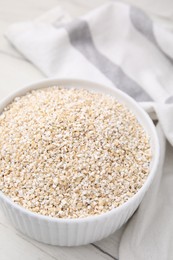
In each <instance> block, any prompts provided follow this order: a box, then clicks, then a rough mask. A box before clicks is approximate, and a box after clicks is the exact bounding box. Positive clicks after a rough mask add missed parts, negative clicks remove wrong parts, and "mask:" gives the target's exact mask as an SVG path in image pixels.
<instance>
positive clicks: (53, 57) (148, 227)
mask: <svg viewBox="0 0 173 260" xmlns="http://www.w3.org/2000/svg"><path fill="white" fill-rule="evenodd" d="M6 36H7V38H8V39H9V40H10V42H11V43H12V44H13V45H14V46H15V48H16V49H17V50H18V51H19V52H20V53H22V54H23V55H24V56H25V57H26V58H27V59H28V60H30V61H31V62H32V63H33V64H34V65H35V66H36V67H37V68H38V69H39V70H41V71H42V72H43V73H44V74H45V75H46V76H48V77H61V78H66V77H71V78H82V79H87V80H88V79H89V80H92V81H97V82H101V83H102V84H105V85H108V86H111V87H113V88H114V87H117V88H119V89H121V90H122V91H124V92H126V93H127V94H129V95H130V96H132V97H133V98H134V99H135V100H136V101H138V102H140V104H141V106H143V108H144V109H145V110H146V111H147V112H148V113H149V114H150V115H151V116H152V118H153V119H158V120H159V125H160V126H159V128H158V129H159V130H158V133H159V137H160V139H161V140H160V142H161V147H162V154H161V160H160V172H158V175H157V178H156V180H155V184H153V185H152V187H151V188H150V191H149V192H148V193H147V195H146V196H145V199H144V200H143V202H142V204H141V206H140V208H139V210H138V211H137V212H136V214H135V215H134V216H133V217H132V219H131V220H130V221H129V223H128V225H127V227H126V228H125V231H124V233H123V235H122V240H121V242H120V251H119V259H120V260H127V259H130V260H131V259H132V260H137V259H146V260H148V259H153V260H155V259H157V260H158V259H162V260H164V259H165V260H168V259H173V252H171V250H170V248H171V246H173V237H171V235H170V234H169V232H168V231H169V229H170V230H172V229H173V223H171V218H169V222H167V221H166V219H167V217H168V216H172V215H173V207H172V206H173V201H171V199H170V196H171V195H172V197H173V191H171V186H170V184H169V182H168V183H167V180H168V179H169V178H170V180H171V179H172V178H173V177H172V176H171V174H170V172H171V170H172V168H173V167H172V166H173V164H172V162H171V160H169V162H168V161H166V164H165V165H164V170H163V171H162V166H163V157H164V140H163V138H162V134H161V133H162V130H161V128H162V129H163V131H164V134H165V136H166V138H167V139H168V140H169V142H170V144H172V145H173V123H172V122H173V86H172V84H173V34H172V33H171V32H169V31H166V30H165V29H163V28H161V27H160V26H158V25H157V24H156V23H154V22H153V21H152V20H151V19H150V17H149V16H147V15H146V14H145V13H144V12H143V11H141V10H140V9H138V8H136V7H134V6H129V5H126V4H123V3H120V2H111V3H108V4H106V5H104V6H103V7H100V8H98V9H96V10H94V11H92V12H90V13H89V14H87V15H85V16H83V17H81V18H79V19H75V20H71V19H70V17H69V15H67V14H65V13H64V12H63V11H62V10H61V9H60V8H56V9H54V10H52V11H50V12H48V13H47V14H45V15H44V16H42V17H41V18H39V19H36V20H34V21H31V22H30V21H29V22H24V23H19V24H14V25H12V26H11V27H10V28H9V30H8V32H7V34H6ZM172 150H173V148H171V147H169V150H167V156H168V157H169V158H170V156H171V155H173V151H172ZM163 173H164V174H163ZM160 180H161V182H160ZM166 196H169V199H167V197H166ZM156 219H157V221H156ZM165 222H166V223H165ZM168 225H169V226H168ZM165 232H166V233H165ZM163 238H164V239H163Z"/></svg>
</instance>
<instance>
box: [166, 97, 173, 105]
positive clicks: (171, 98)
mask: <svg viewBox="0 0 173 260" xmlns="http://www.w3.org/2000/svg"><path fill="white" fill-rule="evenodd" d="M165 103H166V104H173V96H170V97H168V98H167V99H166V101H165Z"/></svg>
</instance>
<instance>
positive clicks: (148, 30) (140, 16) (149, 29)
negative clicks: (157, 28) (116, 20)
mask: <svg viewBox="0 0 173 260" xmlns="http://www.w3.org/2000/svg"><path fill="white" fill-rule="evenodd" d="M130 19H131V22H132V24H133V26H134V27H135V28H136V29H137V30H138V31H139V32H140V33H142V34H143V35H144V36H145V37H146V38H147V39H148V40H150V41H151V42H152V43H153V44H154V45H155V46H156V47H157V48H158V50H159V51H160V52H161V53H162V54H163V55H164V56H165V57H166V58H167V59H168V60H169V61H170V62H171V64H173V59H172V58H171V57H170V56H169V55H168V54H167V53H165V52H164V51H163V50H162V49H161V47H160V46H159V44H158V42H157V40H156V37H155V35H154V30H153V22H152V20H151V19H150V17H149V16H148V15H147V14H146V13H145V12H143V11H142V10H141V9H139V8H137V7H134V6H131V7H130Z"/></svg>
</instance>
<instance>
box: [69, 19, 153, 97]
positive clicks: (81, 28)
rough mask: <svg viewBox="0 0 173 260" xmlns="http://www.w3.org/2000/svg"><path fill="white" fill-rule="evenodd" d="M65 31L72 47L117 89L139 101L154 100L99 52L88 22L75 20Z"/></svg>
mask: <svg viewBox="0 0 173 260" xmlns="http://www.w3.org/2000/svg"><path fill="white" fill-rule="evenodd" d="M65 29H66V30H67V32H68V35H69V39H70V42H71V44H72V46H73V47H75V48H76V49H77V50H78V51H79V52H80V53H82V54H83V55H84V56H85V58H86V59H87V60H88V61H90V62H91V63H92V64H93V65H94V66H95V67H97V69H98V70H99V71H100V72H102V73H103V74H104V75H105V76H106V77H107V78H108V79H109V80H111V81H112V82H113V83H114V84H115V86H116V87H118V88H119V89H121V90H122V91H124V92H126V93H127V94H129V95H130V96H132V97H133V98H134V99H136V100H137V101H150V100H152V99H151V97H150V96H149V95H148V94H147V93H146V92H145V90H144V89H142V88H141V86H140V85H138V84H137V83H136V82H135V81H134V80H133V79H131V78H130V77H129V76H127V75H126V74H125V73H124V71H123V70H122V68H121V67H119V66H118V65H116V64H114V63H113V62H112V61H111V60H109V59H108V58H107V57H106V56H105V55H103V54H102V53H101V52H99V51H98V50H97V48H96V46H95V44H94V42H93V39H92V35H91V32H90V28H89V25H88V23H87V22H86V21H84V20H75V21H74V22H72V23H70V24H68V25H65ZM79 66H80V65H79ZM91 78H92V75H91Z"/></svg>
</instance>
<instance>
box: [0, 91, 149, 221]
mask: <svg viewBox="0 0 173 260" xmlns="http://www.w3.org/2000/svg"><path fill="white" fill-rule="evenodd" d="M150 161H151V148H150V143H149V137H148V136H147V135H146V133H145V131H144V129H143V127H142V126H141V125H140V124H139V123H138V121H137V119H136V117H135V116H134V115H133V114H132V113H131V112H130V111H129V110H128V108H127V107H125V106H124V105H122V104H120V103H119V102H117V101H116V100H115V99H114V98H112V97H110V96H107V95H105V94H100V93H94V92H90V91H87V90H82V89H65V88H59V87H49V88H46V89H40V90H34V91H31V92H29V93H27V94H26V95H25V96H22V97H17V98H15V100H14V101H13V102H12V103H11V104H10V105H8V106H7V107H6V108H5V109H4V111H3V113H2V114H1V115H0V190H1V191H2V192H3V193H4V194H6V195H7V196H9V197H10V198H11V199H12V200H13V201H14V202H16V203H17V204H20V205H21V206H23V207H25V208H27V209H29V210H31V211H33V212H37V213H40V214H43V215H48V216H52V217H58V218H79V217H87V216H90V215H98V214H101V213H103V212H107V211H109V210H111V209H113V208H116V207H118V206H119V205H121V204H123V203H124V202H125V201H127V200H128V199H129V198H130V197H132V196H133V195H134V194H135V193H136V192H137V191H138V190H139V189H140V188H141V186H142V185H143V184H144V182H145V180H146V178H147V176H148V174H149V166H150Z"/></svg>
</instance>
